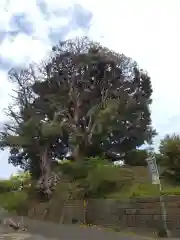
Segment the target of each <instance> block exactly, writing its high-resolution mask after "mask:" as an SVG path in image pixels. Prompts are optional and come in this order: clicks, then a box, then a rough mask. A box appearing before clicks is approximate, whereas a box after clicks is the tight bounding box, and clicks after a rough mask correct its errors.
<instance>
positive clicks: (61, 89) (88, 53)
mask: <svg viewBox="0 0 180 240" xmlns="http://www.w3.org/2000/svg"><path fill="white" fill-rule="evenodd" d="M9 78H10V80H11V81H13V82H14V84H15V86H16V90H15V92H16V96H15V98H14V106H9V108H8V111H7V114H8V116H9V118H10V121H9V122H8V123H6V124H5V125H4V129H3V131H2V132H1V146H2V148H5V147H10V157H9V161H10V162H11V163H13V164H14V165H16V166H17V165H19V166H20V167H22V168H23V169H25V170H29V171H30V172H31V173H32V177H33V176H34V177H40V176H41V177H42V178H43V181H44V186H45V189H46V190H47V191H48V182H47V179H48V176H49V174H50V172H51V168H52V164H56V161H55V160H56V159H57V158H59V159H63V158H64V157H66V154H67V153H68V152H71V160H74V161H81V160H83V158H84V157H87V156H88V157H90V156H96V155H101V154H106V155H107V156H110V158H112V159H113V157H112V156H116V153H119V154H120V156H121V157H123V156H124V155H125V154H127V153H128V152H129V151H132V150H133V149H136V148H137V147H139V146H141V145H142V144H144V143H149V142H151V139H152V137H153V136H154V135H155V134H156V133H155V131H154V130H153V129H152V126H151V117H150V115H151V113H150V109H149V106H150V104H151V94H152V87H151V81H150V77H149V76H148V74H147V73H146V72H145V71H143V70H141V69H140V68H139V67H138V65H137V63H136V62H135V61H133V60H132V59H131V58H128V57H126V56H125V55H123V54H118V53H115V52H113V51H111V50H109V49H107V48H105V47H103V46H101V45H100V44H99V43H96V42H92V41H90V40H89V39H88V38H84V37H83V38H76V39H73V40H67V41H65V42H59V44H58V45H57V46H54V47H53V48H52V52H51V55H50V56H49V58H48V59H47V60H46V61H44V62H42V63H41V64H40V65H38V66H37V65H31V66H30V67H29V68H28V69H20V70H18V69H12V70H11V71H10V72H9ZM114 153H115V154H114Z"/></svg>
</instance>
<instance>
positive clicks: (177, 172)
mask: <svg viewBox="0 0 180 240" xmlns="http://www.w3.org/2000/svg"><path fill="white" fill-rule="evenodd" d="M159 151H160V154H161V156H159V158H160V159H159V162H160V164H161V165H162V166H164V167H165V168H166V171H165V173H164V175H165V176H166V175H167V176H168V178H171V179H173V180H174V181H178V182H179V181H180V136H179V135H176V134H173V135H166V136H165V137H164V139H162V140H161V142H160V146H159Z"/></svg>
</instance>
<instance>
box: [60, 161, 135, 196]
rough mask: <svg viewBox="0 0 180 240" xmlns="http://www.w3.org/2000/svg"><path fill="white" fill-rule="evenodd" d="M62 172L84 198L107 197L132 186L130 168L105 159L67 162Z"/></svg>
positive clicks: (61, 167) (61, 168)
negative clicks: (110, 193)
mask: <svg viewBox="0 0 180 240" xmlns="http://www.w3.org/2000/svg"><path fill="white" fill-rule="evenodd" d="M59 168H60V170H61V171H62V172H63V173H64V174H65V175H66V176H67V177H68V179H69V180H70V181H71V182H74V183H75V184H76V187H77V188H78V189H79V194H80V195H81V196H82V195H83V196H84V197H86V198H87V197H89V198H91V197H105V195H106V194H107V193H109V192H113V191H117V189H118V190H119V191H121V189H122V188H123V187H124V186H126V188H129V187H130V186H131V185H132V181H133V173H132V171H131V170H129V169H128V168H123V167H120V166H114V165H113V164H112V163H110V162H108V161H107V160H104V159H103V158H99V157H96V158H86V159H84V160H83V161H81V162H65V163H62V164H60V166H59Z"/></svg>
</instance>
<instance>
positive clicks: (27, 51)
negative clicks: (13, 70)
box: [0, 34, 50, 66]
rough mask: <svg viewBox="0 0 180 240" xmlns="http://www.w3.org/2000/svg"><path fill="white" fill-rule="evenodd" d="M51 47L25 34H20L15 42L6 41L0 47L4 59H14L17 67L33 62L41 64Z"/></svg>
mask: <svg viewBox="0 0 180 240" xmlns="http://www.w3.org/2000/svg"><path fill="white" fill-rule="evenodd" d="M49 48H50V45H46V44H45V43H44V42H42V41H40V40H38V39H33V38H32V37H30V36H27V35H25V34H19V35H18V36H17V37H16V38H15V39H14V41H11V40H9V39H5V40H4V42H3V43H2V44H1V46H0V53H1V56H2V57H6V58H8V59H14V60H15V63H16V64H17V65H22V66H24V65H26V64H29V63H31V62H32V61H35V62H39V61H40V60H42V59H43V58H44V57H45V54H46V52H47V51H48V50H49Z"/></svg>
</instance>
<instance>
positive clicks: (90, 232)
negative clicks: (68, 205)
mask: <svg viewBox="0 0 180 240" xmlns="http://www.w3.org/2000/svg"><path fill="white" fill-rule="evenodd" d="M51 227H52V226H50V228H49V227H48V228H47V229H46V230H44V229H40V228H39V227H37V228H36V230H35V229H34V230H33V232H31V231H30V230H28V231H27V232H19V233H9V234H1V235H0V239H3V240H11V239H13V240H24V239H26V240H59V239H61V240H92V239H93V240H96V239H97V240H101V239H102V240H111V239H113V240H140V239H142V240H147V239H148V238H146V237H145V238H140V237H138V236H122V235H121V233H118V232H113V231H106V230H104V229H97V228H88V227H86V228H84V227H81V226H72V225H70V226H66V225H60V226H58V229H56V230H55V228H54V229H52V228H51ZM50 229H51V230H50Z"/></svg>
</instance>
